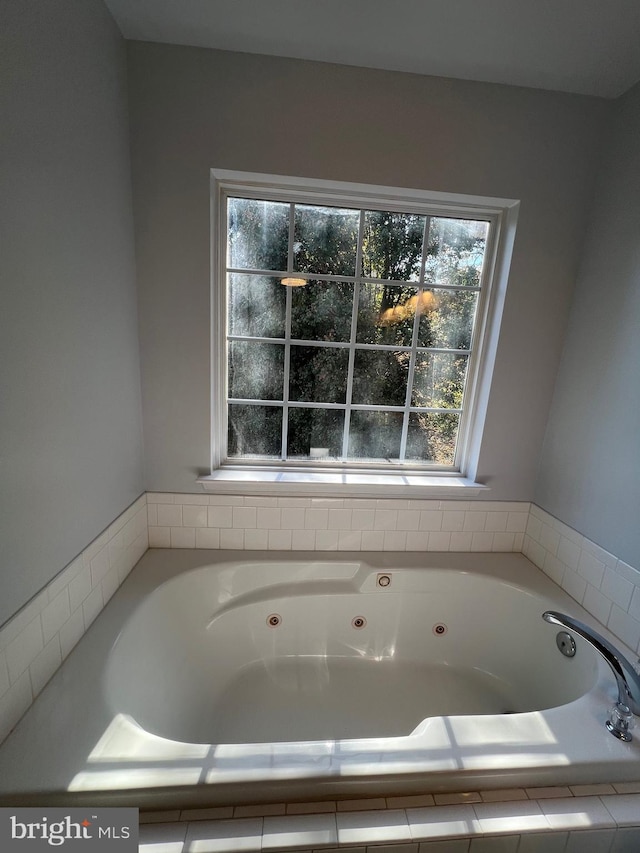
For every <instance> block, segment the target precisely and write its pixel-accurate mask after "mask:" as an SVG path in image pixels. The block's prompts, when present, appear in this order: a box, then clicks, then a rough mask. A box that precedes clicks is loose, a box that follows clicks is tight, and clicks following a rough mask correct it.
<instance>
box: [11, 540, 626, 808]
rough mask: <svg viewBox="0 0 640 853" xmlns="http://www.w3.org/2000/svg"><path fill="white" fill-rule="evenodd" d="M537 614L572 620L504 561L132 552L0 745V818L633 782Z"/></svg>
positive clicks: (605, 698) (586, 683)
mask: <svg viewBox="0 0 640 853" xmlns="http://www.w3.org/2000/svg"><path fill="white" fill-rule="evenodd" d="M547 609H555V610H560V611H564V612H567V613H570V614H572V615H574V616H576V617H577V618H579V619H581V620H582V621H585V622H587V623H589V622H590V621H592V620H591V617H590V616H589V615H588V614H587V613H586V612H585V611H583V610H582V608H580V607H579V606H578V605H577V604H576V603H575V602H574V601H573V600H572V599H570V598H568V597H567V596H566V595H565V594H564V593H563V592H562V591H561V590H560V589H559V588H558V587H557V586H556V585H555V584H553V583H552V582H551V581H550V580H549V579H548V578H547V577H545V576H544V575H543V574H542V573H541V572H539V571H538V570H537V569H536V568H535V567H534V566H533V565H532V564H531V563H530V562H529V561H528V560H527V559H526V558H525V557H523V556H522V555H521V554H433V553H429V554H389V553H383V554H363V553H357V554H356V553H353V554H345V553H335V554H333V555H329V554H326V555H323V556H319V555H318V552H314V553H307V554H301V553H287V554H286V555H285V554H282V553H274V552H264V553H258V552H245V553H241V552H237V551H236V552H223V551H202V550H200V551H186V550H181V551H170V550H150V551H148V552H147V553H146V554H145V556H144V557H143V558H142V560H141V561H140V562H139V563H138V565H137V566H136V568H135V569H134V570H133V572H132V573H131V575H130V576H129V578H128V579H127V580H126V581H125V583H124V584H123V585H122V587H121V588H120V589H119V590H118V592H117V593H116V595H115V596H114V598H113V599H112V600H111V602H110V603H109V605H108V606H107V608H106V609H105V611H103V613H102V614H101V615H100V616H99V617H98V619H97V620H96V622H95V623H94V625H93V626H92V627H91V628H90V630H89V631H88V633H87V634H86V635H85V637H84V638H83V639H82V641H81V642H80V644H79V645H78V646H77V647H76V649H75V650H74V652H73V653H72V654H71V655H70V657H69V658H68V659H67V661H66V662H65V663H64V664H63V666H62V667H61V669H60V670H59V671H58V673H57V674H56V675H55V676H54V678H53V679H52V680H51V682H50V683H49V685H48V686H47V687H46V688H45V690H44V691H43V693H42V694H41V695H40V696H39V698H38V699H37V701H36V702H35V704H34V705H33V707H32V708H31V709H30V710H29V711H28V712H27V714H26V715H25V717H24V718H23V720H22V721H21V722H20V724H19V725H18V726H17V728H16V729H15V730H14V732H13V733H12V734H11V735H10V737H9V738H8V739H7V740H6V741H5V743H4V744H3V745H2V747H1V748H0V802H1V803H3V804H6V805H15V804H22V805H31V804H37V803H45V802H46V803H48V804H50V805H55V804H58V803H60V804H62V803H64V804H71V803H73V804H75V803H77V804H82V803H87V804H88V803H91V804H94V805H101V804H104V805H137V806H140V807H145V808H166V807H174V808H175V807H189V806H191V807H193V806H207V805H226V804H231V803H233V804H239V803H243V802H247V803H249V802H268V801H274V802H283V801H294V800H307V801H308V800H317V799H322V798H327V799H329V798H330V799H335V798H340V797H358V796H375V795H382V794H386V795H389V794H398V795H400V794H410V793H428V792H432V793H433V792H447V791H468V790H479V789H483V788H484V789H486V788H503V787H514V786H518V787H522V786H527V787H531V786H537V785H551V784H553V785H558V784H578V783H585V782H597V781H599V782H613V781H633V780H637V779H638V778H640V748H639V741H638V739H637V738H636V739H634V741H633V742H632V743H630V744H625V743H621V742H620V741H618V740H616V739H615V738H613V737H612V736H611V735H610V734H609V733H608V732H607V731H606V730H605V727H604V721H605V719H606V716H607V712H608V709H609V707H610V706H611V705H612V703H613V701H614V699H615V696H616V690H615V685H614V680H613V677H612V675H611V672H610V670H609V668H608V667H607V665H606V664H605V663H604V661H602V660H601V658H600V657H599V656H598V655H597V654H596V653H595V651H594V650H593V649H592V648H591V646H589V645H588V644H587V643H586V642H584V641H583V640H581V639H580V638H576V639H577V644H578V650H577V654H576V655H575V656H574V657H572V658H568V657H565V656H563V655H562V654H561V653H560V651H559V649H558V647H557V644H556V634H557V633H558V630H559V629H558V628H557V627H555V626H552V625H549V624H547V623H546V622H545V621H544V620H543V619H542V613H543V612H544V611H545V610H547ZM599 630H601V631H603V629H601V628H600V629H599Z"/></svg>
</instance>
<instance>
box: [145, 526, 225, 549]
mask: <svg viewBox="0 0 640 853" xmlns="http://www.w3.org/2000/svg"><path fill="white" fill-rule="evenodd" d="M149 545H150V546H151V531H149ZM219 547H220V530H219V529H218V528H217V527H196V548H219Z"/></svg>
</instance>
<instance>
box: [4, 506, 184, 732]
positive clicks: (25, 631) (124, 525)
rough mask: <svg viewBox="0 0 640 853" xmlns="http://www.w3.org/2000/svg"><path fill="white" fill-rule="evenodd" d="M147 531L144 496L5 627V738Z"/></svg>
mask: <svg viewBox="0 0 640 853" xmlns="http://www.w3.org/2000/svg"><path fill="white" fill-rule="evenodd" d="M170 499H171V502H173V496H170ZM160 502H161V501H160V500H159V501H158V503H160ZM167 502H168V499H165V498H163V499H162V503H167ZM154 529H157V528H154ZM147 531H148V515H147V498H146V495H142V496H141V497H140V498H138V500H137V501H135V502H134V503H133V504H132V505H131V506H130V507H128V509H127V510H125V512H123V513H122V514H121V515H120V516H119V517H118V518H117V519H115V520H114V521H113V522H112V524H110V525H109V527H108V528H107V529H106V530H104V531H103V532H102V533H101V534H100V535H99V536H98V537H97V538H96V539H94V540H93V542H91V543H90V544H89V545H88V546H87V547H86V548H85V550H84V551H83V552H82V553H81V554H79V555H78V556H77V557H76V558H75V559H74V560H73V561H72V562H71V563H69V565H68V566H66V567H65V568H64V569H63V570H62V571H61V572H59V573H58V574H57V575H56V577H55V578H54V579H53V580H52V581H51V582H50V583H49V584H48V585H47V586H46V587H45V588H44V589H43V590H41V591H40V592H39V593H38V595H37V596H35V598H34V599H33V600H32V601H30V602H29V603H28V604H27V605H26V606H25V607H23V608H22V610H20V611H19V612H18V613H17V614H16V615H15V616H14V617H13V618H12V619H11V620H10V621H9V622H8V623H7V624H6V625H4V626H3V627H2V629H0V741H2V740H3V738H4V737H5V735H6V734H8V732H9V731H10V729H11V728H12V727H13V726H14V725H15V723H16V722H17V721H18V719H19V717H20V716H21V715H22V713H24V711H25V710H26V709H27V707H28V706H29V705H30V704H31V702H32V701H33V697H34V696H36V695H37V694H38V693H39V692H40V691H41V690H42V688H43V687H44V686H45V684H46V683H47V681H49V679H50V678H51V676H52V675H53V673H54V672H55V671H56V669H58V667H59V666H60V664H61V663H62V661H63V660H64V658H65V657H66V656H67V655H68V654H69V653H70V652H71V650H72V649H73V647H74V646H75V645H76V643H77V642H78V640H79V639H80V638H81V636H82V635H83V634H84V632H85V631H86V629H87V628H88V627H89V625H90V624H91V622H92V621H93V620H94V619H95V617H96V616H97V615H98V613H99V612H100V610H101V609H102V607H103V605H104V603H105V602H106V600H107V599H108V598H110V597H111V595H112V594H113V593H114V592H115V590H116V589H117V587H118V586H119V585H120V583H122V581H123V580H124V578H125V577H126V575H127V574H128V573H129V571H130V570H131V568H132V567H133V565H134V564H135V563H136V562H137V561H138V560H139V559H140V557H141V556H142V554H143V553H144V552H145V551H146V549H147V547H148V532H147ZM92 583H93V585H94V588H93V592H92Z"/></svg>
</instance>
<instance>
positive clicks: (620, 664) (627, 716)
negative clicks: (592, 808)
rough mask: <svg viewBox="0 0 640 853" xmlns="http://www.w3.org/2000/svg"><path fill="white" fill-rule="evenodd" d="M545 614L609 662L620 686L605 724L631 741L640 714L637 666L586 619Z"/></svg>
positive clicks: (619, 736) (549, 611) (639, 685)
mask: <svg viewBox="0 0 640 853" xmlns="http://www.w3.org/2000/svg"><path fill="white" fill-rule="evenodd" d="M542 618H543V619H544V620H545V621H546V622H550V623H551V624H552V625H560V626H562V627H563V628H567V629H568V630H570V631H573V633H574V634H578V636H580V637H582V638H583V639H584V640H586V641H587V642H588V643H589V645H591V646H593V648H594V649H595V650H596V651H597V652H598V653H599V654H600V655H601V656H602V657H603V658H604V659H605V661H606V662H607V663H608V664H609V666H610V667H611V670H612V672H613V675H614V677H615V679H616V684H617V686H618V701H617V702H616V704H615V705H614V707H613V708H612V709H611V714H610V717H609V719H608V720H607V722H606V723H605V725H606V727H607V729H608V731H610V732H611V734H613V735H615V737H617V738H619V739H620V740H624V741H630V740H631V732H630V729H631V728H632V727H633V715H634V714H636V715H638V716H640V675H639V674H638V672H637V671H636V669H635V668H634V667H633V665H632V664H631V663H630V661H628V660H627V658H626V657H625V656H624V655H623V654H622V652H620V651H619V650H618V649H617V648H616V647H615V646H614V645H613V644H612V643H610V642H609V641H608V640H606V639H605V638H604V637H603V636H601V635H600V634H598V632H597V631H594V630H593V629H592V628H589V626H588V625H585V624H584V622H579V621H578V620H577V619H574V618H573V617H572V616H567V615H566V614H565V613H558V612H557V611H555V610H547V611H546V612H545V613H543V614H542Z"/></svg>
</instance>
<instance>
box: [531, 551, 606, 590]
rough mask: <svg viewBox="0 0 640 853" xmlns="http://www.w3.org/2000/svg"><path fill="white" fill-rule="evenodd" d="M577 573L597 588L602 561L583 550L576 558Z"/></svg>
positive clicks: (602, 571) (601, 570)
mask: <svg viewBox="0 0 640 853" xmlns="http://www.w3.org/2000/svg"><path fill="white" fill-rule="evenodd" d="M543 547H544V545H543ZM578 574H579V575H582V577H583V578H584V579H585V580H587V581H588V582H589V583H590V584H591V585H592V586H595V587H598V588H599V587H600V584H601V583H602V579H603V577H604V563H602V562H600V560H598V559H597V557H595V556H594V555H593V554H590V553H589V552H588V551H585V550H583V551H582V554H581V555H580V559H579V560H578Z"/></svg>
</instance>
